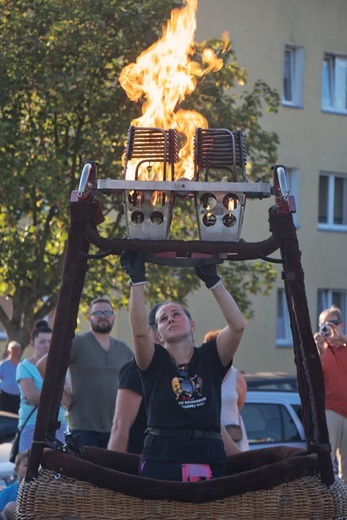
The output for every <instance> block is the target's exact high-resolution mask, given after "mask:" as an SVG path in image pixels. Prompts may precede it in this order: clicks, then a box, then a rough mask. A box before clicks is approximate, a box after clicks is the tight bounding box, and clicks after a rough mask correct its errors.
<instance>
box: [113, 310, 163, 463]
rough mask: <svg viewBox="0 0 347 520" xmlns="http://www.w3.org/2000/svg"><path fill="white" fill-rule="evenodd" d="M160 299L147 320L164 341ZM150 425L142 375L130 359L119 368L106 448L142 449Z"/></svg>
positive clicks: (151, 329)
mask: <svg viewBox="0 0 347 520" xmlns="http://www.w3.org/2000/svg"><path fill="white" fill-rule="evenodd" d="M160 305H161V304H160V303H157V304H156V305H154V306H153V307H152V308H151V310H150V311H149V313H148V318H147V324H148V332H149V333H150V335H151V337H152V339H153V341H154V343H159V344H161V341H160V339H159V337H158V330H157V326H156V323H155V313H156V311H157V309H158V307H159V306H160ZM146 427H147V413H146V408H145V403H144V400H143V388H142V383H141V379H140V376H139V373H138V370H137V368H136V365H135V363H134V361H129V363H127V364H126V365H124V366H123V368H122V369H121V371H120V374H119V389H118V393H117V399H116V408H115V412H114V419H113V425H112V431H111V436H110V440H109V443H108V446H107V448H108V449H109V450H113V451H123V452H126V451H127V452H129V453H141V452H142V448H143V442H144V440H145V436H146V434H145V430H146Z"/></svg>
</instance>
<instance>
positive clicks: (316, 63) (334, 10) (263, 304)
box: [0, 0, 347, 373]
mask: <svg viewBox="0 0 347 520" xmlns="http://www.w3.org/2000/svg"><path fill="white" fill-rule="evenodd" d="M346 20H347V2H346V1H345V0H330V2H326V1H323V0H242V1H238V2H237V1H236V0H213V1H211V0H199V4H198V16H197V33H196V41H202V40H204V39H206V38H213V37H219V36H220V35H221V34H222V33H223V32H224V31H228V32H229V35H230V39H231V41H232V44H233V47H234V49H235V51H236V56H237V60H238V63H239V64H240V65H241V66H242V67H245V68H246V69H247V71H248V85H246V87H245V88H247V89H250V88H251V87H252V85H253V84H254V82H255V81H256V80H257V79H263V80H265V81H266V82H267V83H268V84H269V85H270V86H271V87H273V88H276V89H277V91H278V92H279V94H280V96H281V105H280V108H279V112H278V114H277V115H274V114H267V113H265V114H264V116H263V119H262V124H263V126H264V128H266V129H268V130H274V131H276V132H277V133H278V135H279V138H280V145H279V147H278V163H280V164H283V165H285V167H286V171H287V175H288V183H289V186H290V188H291V192H292V193H293V194H294V195H295V199H296V205H297V212H296V214H295V215H294V221H295V224H296V226H297V230H298V239H299V245H300V248H301V250H302V265H303V269H304V272H305V287H306V294H307V299H308V305H309V310H310V315H311V322H312V329H313V331H315V330H316V329H317V321H318V314H319V312H320V311H321V310H322V309H323V308H325V307H327V306H329V305H331V304H332V303H335V304H336V305H338V306H339V307H340V308H341V309H342V311H343V313H344V315H345V316H346V319H345V322H346V324H347V276H346V274H347V269H346V260H345V254H346V244H347V242H346V236H347V160H346V159H345V157H346V148H347V139H346V136H347V87H346V85H347V33H346V30H345V23H346ZM270 167H271V165H270V164H269V170H270ZM272 204H273V199H266V200H263V201H248V202H247V207H246V212H245V221H244V225H243V230H242V237H243V238H244V239H246V240H247V241H250V242H251V241H257V240H262V239H265V238H267V237H268V236H269V229H268V209H269V207H270V206H271V205H272ZM278 256H279V254H277V257H278ZM276 269H277V270H278V279H277V283H276V285H275V287H274V288H273V291H272V293H271V295H270V296H268V297H265V296H256V297H254V298H253V308H254V318H253V319H252V320H250V322H249V324H248V327H247V329H246V332H245V334H244V337H243V340H242V343H241V345H240V347H239V351H238V352H237V354H236V358H235V364H236V365H237V367H238V368H240V369H242V370H245V371H249V372H255V371H285V372H292V373H294V372H295V365H294V356H293V347H292V337H291V331H290V325H289V318H288V312H287V308H286V301H285V296H284V287H283V282H282V280H281V276H280V267H276ZM230 289H231V292H232V288H230ZM189 307H190V310H191V312H192V315H193V317H194V319H195V320H196V322H197V332H196V335H195V340H196V343H197V344H200V343H201V341H202V338H203V336H204V334H205V332H207V330H208V329H210V328H219V327H221V326H223V322H222V320H221V318H220V316H219V315H218V313H217V314H216V316H214V312H213V309H214V308H215V302H214V299H213V296H212V295H211V294H210V292H209V291H207V290H206V289H205V288H202V289H201V290H200V291H199V292H198V293H193V294H191V295H190V297H189ZM86 328H88V327H87V324H86V323H83V322H82V323H81V330H85V329H86ZM0 334H1V331H0ZM113 334H114V335H115V336H117V337H119V338H121V339H123V340H125V341H127V343H128V344H129V345H131V342H132V339H131V334H130V329H129V327H128V318H127V312H126V310H123V311H121V312H119V313H117V317H116V322H115V326H114V330H113ZM0 339H1V337H0Z"/></svg>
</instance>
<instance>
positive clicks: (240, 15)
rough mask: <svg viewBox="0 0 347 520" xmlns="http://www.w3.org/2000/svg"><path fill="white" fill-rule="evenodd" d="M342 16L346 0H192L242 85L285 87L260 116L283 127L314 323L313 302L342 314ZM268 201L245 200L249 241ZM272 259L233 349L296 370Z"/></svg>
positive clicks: (247, 365) (266, 364) (345, 206)
mask: <svg viewBox="0 0 347 520" xmlns="http://www.w3.org/2000/svg"><path fill="white" fill-rule="evenodd" d="M346 20H347V3H346V2H345V1H343V0H332V1H331V2H325V1H323V0H304V1H302V0H242V1H241V2H238V1H236V0H215V1H214V2H211V1H210V0H199V6H198V18H197V21H198V28H197V34H196V40H197V41H202V40H204V39H206V38H213V37H219V36H220V35H221V34H222V33H223V32H224V31H228V32H229V36H230V39H231V41H232V44H233V48H234V49H235V52H236V57H237V60H238V63H239V65H241V66H242V67H245V68H246V69H247V71H248V78H249V81H248V85H247V86H246V88H250V87H251V86H252V85H253V84H254V82H255V81H256V80H257V79H263V80H265V81H266V82H267V83H268V84H269V85H270V86H271V87H272V88H275V89H277V91H278V92H279V94H280V96H281V106H280V108H279V112H278V114H277V115H273V114H268V113H265V114H264V116H263V119H262V124H263V126H264V128H266V129H268V130H273V131H275V132H277V133H278V135H279V138H280V145H279V147H278V163H279V164H283V165H285V167H286V171H287V175H288V183H289V186H290V189H291V192H292V193H293V194H294V195H295V199H296V205H297V212H296V214H295V215H294V222H295V224H296V226H297V230H298V231H297V232H298V239H299V245H300V249H301V251H302V265H303V269H304V272H305V287H306V294H307V299H308V305H309V311H310V316H311V323H312V329H313V331H316V330H317V321H318V315H319V312H320V311H321V310H322V309H324V308H326V307H327V306H330V305H331V304H332V303H334V304H336V305H338V306H339V307H340V308H341V309H342V311H343V313H344V315H345V316H346V319H345V322H346V323H347V268H346V260H345V254H346V245H347V239H346V237H347V156H346V147H347V139H346V136H347V33H346V31H345V22H346ZM270 166H271V165H269V168H270ZM272 203H273V200H272V199H268V200H265V201H254V202H251V201H249V202H247V207H246V213H245V222H244V226H243V231H242V236H243V238H245V239H246V240H247V241H256V240H261V239H264V238H267V236H268V235H269V230H268V208H269V207H270V206H271V204H272ZM277 269H278V272H279V275H278V281H277V283H276V286H275V287H274V289H273V291H272V293H271V295H270V296H269V297H264V296H258V297H254V305H253V307H254V311H255V315H254V319H252V320H251V321H250V323H249V324H248V327H247V330H246V332H245V334H244V338H243V340H242V344H241V345H240V347H239V351H238V353H237V355H236V359H235V362H236V364H237V366H238V368H240V369H243V370H247V371H251V372H254V371H257V370H261V371H267V370H278V371H286V372H294V371H295V366H294V361H293V359H294V357H293V349H292V337H291V331H290V325H289V317H288V312H287V308H286V302H285V295H284V287H283V282H282V280H281V277H280V268H277ZM196 300H197V299H196V296H195V295H193V296H192V299H191V307H195V305H196V304H197V305H199V303H197V301H196ZM199 301H200V302H201V298H200V299H199ZM200 305H201V303H200ZM202 307H205V308H206V306H204V305H202ZM201 312H203V308H201ZM194 315H195V316H196V313H195V312H194ZM203 322H204V320H202V321H201V325H202V326H203ZM216 326H218V323H216Z"/></svg>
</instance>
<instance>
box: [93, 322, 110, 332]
mask: <svg viewBox="0 0 347 520" xmlns="http://www.w3.org/2000/svg"><path fill="white" fill-rule="evenodd" d="M91 326H92V330H93V331H94V332H98V333H99V334H108V333H109V332H111V330H112V327H113V323H103V324H102V325H101V324H99V323H91Z"/></svg>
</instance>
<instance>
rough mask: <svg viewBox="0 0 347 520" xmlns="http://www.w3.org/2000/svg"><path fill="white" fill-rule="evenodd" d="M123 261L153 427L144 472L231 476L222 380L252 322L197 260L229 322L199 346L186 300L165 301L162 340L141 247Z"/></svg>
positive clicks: (211, 269)
mask: <svg viewBox="0 0 347 520" xmlns="http://www.w3.org/2000/svg"><path fill="white" fill-rule="evenodd" d="M121 265H122V267H123V269H124V271H125V272H126V273H127V274H128V275H129V277H130V305H129V310H130V313H129V314H130V324H131V328H132V332H133V339H134V349H135V362H136V365H137V368H138V370H139V373H140V377H141V380H142V385H143V391H144V396H145V402H146V409H147V414H148V427H147V430H146V433H147V435H146V438H145V442H144V448H143V450H142V453H141V457H140V463H139V475H141V476H143V477H149V478H155V479H160V480H174V481H181V482H197V481H200V480H210V479H212V478H216V477H223V476H225V475H226V474H227V465H226V453H225V450H224V446H223V442H222V437H221V428H220V413H221V386H222V381H223V378H224V376H225V374H226V373H227V371H228V369H229V368H230V366H231V364H232V358H233V356H234V354H235V352H236V350H237V348H238V345H239V343H240V340H241V337H242V334H243V331H244V328H245V325H246V322H245V319H244V317H243V315H242V314H241V312H240V310H239V308H238V306H237V304H236V302H235V300H234V299H233V298H232V296H231V294H230V293H229V292H228V290H227V289H226V288H225V286H224V285H223V283H222V280H221V278H220V276H218V274H217V270H216V266H215V265H214V264H212V265H207V264H205V263H199V264H197V265H196V266H195V272H196V274H197V276H198V277H199V278H200V280H202V281H203V282H204V283H205V285H206V287H207V288H208V289H210V290H211V291H212V294H213V296H214V299H215V301H216V304H217V306H218V307H219V310H220V312H221V313H222V315H223V317H224V320H225V322H226V324H225V327H224V328H223V329H222V330H221V332H220V333H219V334H218V336H217V337H216V338H213V339H212V340H211V341H209V342H208V343H204V344H202V345H201V347H199V348H196V347H195V345H194V338H193V332H194V330H195V322H194V321H193V320H192V319H191V317H190V314H189V313H188V311H187V310H186V309H185V308H184V307H182V305H181V304H179V303H175V302H169V303H166V302H165V303H162V305H160V307H159V308H158V310H157V312H156V317H155V322H156V325H157V328H158V334H159V337H160V339H161V341H162V343H163V345H159V344H158V343H154V341H153V339H152V337H151V335H150V333H149V331H148V326H147V313H146V306H145V291H144V284H146V283H147V279H146V272H145V271H146V269H145V259H144V254H143V253H142V252H136V251H125V252H123V253H122V255H121Z"/></svg>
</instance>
